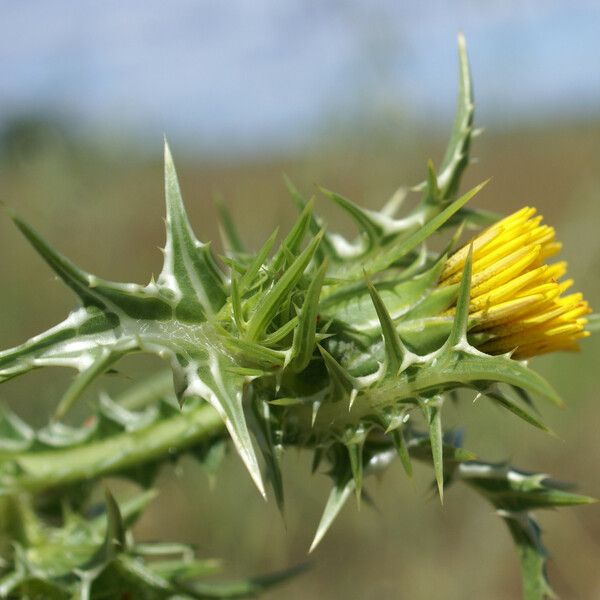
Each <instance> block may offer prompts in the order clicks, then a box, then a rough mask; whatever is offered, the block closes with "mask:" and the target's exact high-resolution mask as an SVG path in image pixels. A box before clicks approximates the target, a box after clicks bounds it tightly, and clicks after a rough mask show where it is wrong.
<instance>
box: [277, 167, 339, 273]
mask: <svg viewBox="0 0 600 600" xmlns="http://www.w3.org/2000/svg"><path fill="white" fill-rule="evenodd" d="M283 180H284V183H285V186H286V187H287V189H288V191H289V193H290V196H291V197H292V201H293V202H294V204H295V205H296V208H297V209H298V211H299V212H300V213H303V212H304V210H305V209H306V205H307V204H308V202H307V201H306V199H305V198H304V196H303V195H302V194H301V193H300V192H299V191H298V189H297V188H296V186H295V185H294V184H293V183H292V181H291V180H290V179H289V178H288V177H287V176H286V175H284V177H283ZM323 229H324V224H323V222H322V221H321V220H320V219H319V218H318V217H316V215H315V214H314V212H313V211H311V215H310V230H311V232H312V234H313V235H317V234H318V233H319V232H320V231H321V230H323ZM325 257H327V258H329V259H331V260H335V261H339V260H341V257H340V256H339V255H338V253H337V251H336V249H335V246H334V244H333V243H332V242H331V240H330V239H329V235H328V234H327V232H325V234H324V235H323V239H322V241H321V244H320V245H319V247H318V248H317V249H316V250H315V258H316V259H317V262H319V263H322V262H323V260H324V259H325Z"/></svg>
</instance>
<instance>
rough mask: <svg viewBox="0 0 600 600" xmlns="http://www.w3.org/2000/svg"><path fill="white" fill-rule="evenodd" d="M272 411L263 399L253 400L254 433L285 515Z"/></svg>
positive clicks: (268, 475) (256, 398)
mask: <svg viewBox="0 0 600 600" xmlns="http://www.w3.org/2000/svg"><path fill="white" fill-rule="evenodd" d="M270 411H271V409H270V407H269V404H268V403H267V402H265V401H264V400H263V399H262V398H259V397H258V396H255V397H254V398H253V399H252V415H253V417H254V422H253V424H254V427H253V432H254V435H255V438H256V440H257V441H258V445H259V447H260V449H261V452H262V455H263V458H264V460H265V465H266V467H267V477H268V480H269V481H270V483H271V487H272V488H273V492H274V494H275V500H276V502H277V508H279V512H280V513H281V514H282V515H283V509H284V494H283V478H282V476H281V466H280V460H279V451H278V449H277V448H276V445H275V440H274V432H273V424H272V422H271V412H270Z"/></svg>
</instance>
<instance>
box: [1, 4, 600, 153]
mask: <svg viewBox="0 0 600 600" xmlns="http://www.w3.org/2000/svg"><path fill="white" fill-rule="evenodd" d="M459 30H462V31H464V32H465V34H466V36H467V42H468V46H469V54H470V57H471V63H472V67H473V72H474V79H475V89H476V98H477V105H478V122H479V123H480V124H490V123H491V124H497V125H498V124H499V125H501V126H503V125H505V124H508V123H511V122H513V121H515V120H520V119H532V118H544V117H547V116H551V117H555V116H557V115H559V116H560V115H566V116H572V115H582V114H590V113H591V114H595V115H598V114H600V110H598V108H599V107H600V60H599V57H600V1H597V0H596V1H590V0H588V1H583V0H581V1H578V0H572V1H570V2H568V1H564V2H554V1H552V0H539V1H536V2H528V1H527V0H521V1H518V2H517V1H514V0H503V1H500V2H496V1H492V0H487V1H486V0H452V1H445V2H443V1H440V0H432V1H429V2H417V1H415V2H402V1H399V0H395V1H394V0H363V1H359V0H356V1H343V0H304V1H300V0H286V1H282V0H231V1H230V2H222V0H170V1H169V2H165V1H164V0H139V1H131V0H118V1H117V0H102V1H99V0H97V1H90V0H78V1H77V2H73V1H72V0H52V1H51V2H48V1H47V0H21V1H19V2H14V1H11V0H0V73H2V78H1V80H0V109H1V110H0V122H2V120H5V119H8V118H10V117H11V116H12V115H13V114H15V113H23V112H30V111H31V112H35V111H43V112H54V113H57V114H59V115H61V116H62V117H63V118H65V119H68V120H72V121H73V122H75V123H77V124H78V125H79V126H80V127H82V128H84V129H89V130H102V131H120V132H123V131H125V132H127V131H131V132H132V133H134V134H137V135H140V136H142V137H143V138H145V139H146V138H147V139H158V138H159V136H161V135H162V133H163V132H167V133H168V135H169V137H171V138H175V139H180V140H182V141H186V142H188V143H193V144H195V145H196V146H197V147H199V148H203V149H209V150H210V149H215V150H219V149H222V148H233V149H237V150H241V151H250V152H251V151H253V150H254V149H256V148H268V147H271V148H278V147H288V146H290V145H293V144H296V145H300V144H303V143H304V142H306V141H309V140H310V139H312V138H313V137H315V136H318V135H319V134H322V133H323V131H326V130H327V127H328V125H329V124H330V123H331V122H336V121H339V120H341V121H343V120H344V119H345V118H347V119H349V120H352V119H370V118H380V119H386V118H389V119H390V122H392V121H393V120H394V119H402V118H409V116H412V117H416V118H418V119H421V120H425V119H427V120H428V121H433V122H441V121H443V120H445V119H449V118H450V116H451V113H452V110H453V105H454V98H455V94H456V70H457V65H456V53H455V40H456V34H457V32H458V31H459Z"/></svg>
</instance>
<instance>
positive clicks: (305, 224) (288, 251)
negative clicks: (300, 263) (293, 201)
mask: <svg viewBox="0 0 600 600" xmlns="http://www.w3.org/2000/svg"><path fill="white" fill-rule="evenodd" d="M313 204H314V202H313V200H309V201H308V202H307V203H306V205H305V207H304V209H303V210H302V213H301V214H300V216H299V217H298V219H297V220H296V222H295V223H294V226H293V227H292V229H291V230H290V232H289V233H288V234H287V235H286V236H285V239H284V240H283V242H282V243H281V248H280V249H279V251H278V252H277V253H276V254H275V256H274V257H273V263H272V266H271V268H272V269H273V271H277V270H279V269H280V268H281V267H282V266H283V264H284V263H285V261H286V258H287V256H288V255H289V256H292V257H295V255H296V254H297V253H298V251H299V250H300V246H301V245H302V242H303V240H304V237H305V235H306V234H307V232H308V231H309V229H310V222H311V219H312V211H313Z"/></svg>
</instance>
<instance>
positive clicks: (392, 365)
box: [368, 283, 406, 377]
mask: <svg viewBox="0 0 600 600" xmlns="http://www.w3.org/2000/svg"><path fill="white" fill-rule="evenodd" d="M368 285H369V294H370V295H371V300H372V301H373V306H374V307H375V310H376V311H377V317H378V318H379V323H380V324H381V332H382V334H383V341H384V345H385V367H386V375H387V376H388V377H392V376H395V375H397V374H398V372H399V371H400V367H401V366H402V360H403V358H404V355H405V353H406V349H405V348H404V344H403V343H402V340H401V339H400V336H399V335H398V332H397V331H396V327H395V326H394V322H393V321H392V318H391V317H390V313H389V312H388V310H387V308H386V306H385V304H384V303H383V300H382V299H381V296H380V295H379V293H378V292H377V290H376V289H375V287H374V286H373V285H372V284H370V283H369V284H368Z"/></svg>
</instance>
